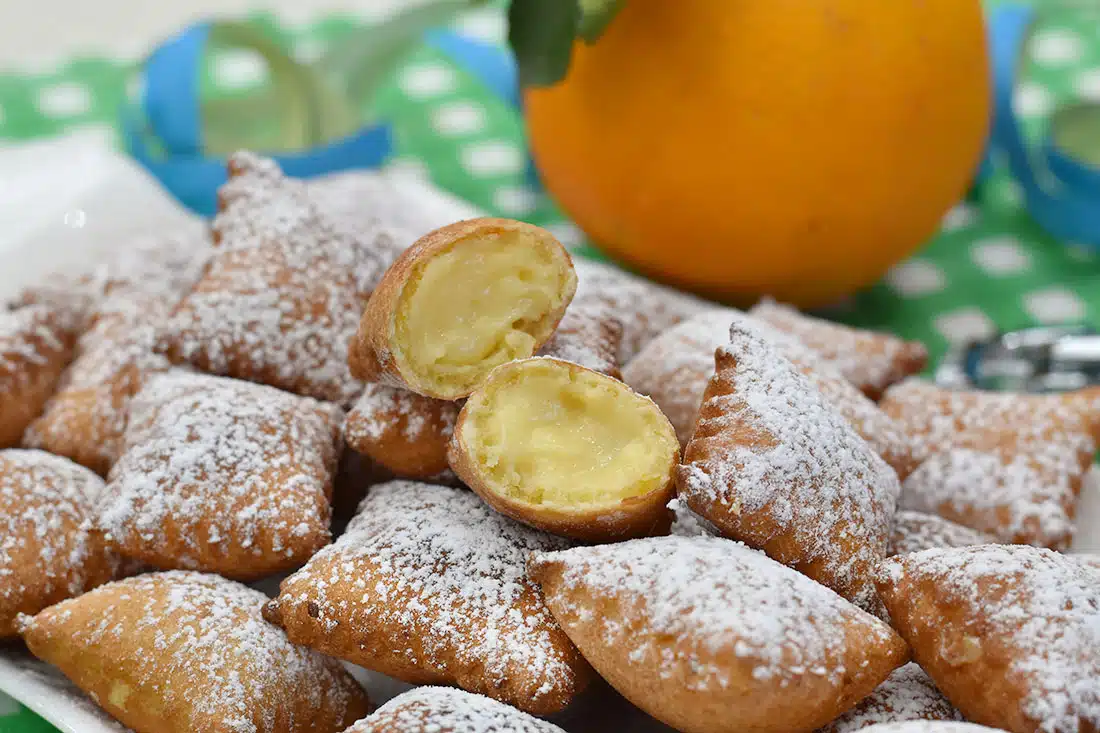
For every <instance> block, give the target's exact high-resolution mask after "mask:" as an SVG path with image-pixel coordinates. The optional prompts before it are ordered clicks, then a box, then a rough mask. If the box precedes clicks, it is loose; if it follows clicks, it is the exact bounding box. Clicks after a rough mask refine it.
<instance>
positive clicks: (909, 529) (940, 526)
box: [890, 509, 994, 555]
mask: <svg viewBox="0 0 1100 733" xmlns="http://www.w3.org/2000/svg"><path fill="white" fill-rule="evenodd" d="M993 541H994V540H993V538H992V537H991V536H990V535H987V534H986V533H984V532H979V531H978V530H976V529H970V527H964V526H963V525H961V524H955V523H954V522H952V521H951V520H949V519H944V518H943V517H941V516H938V515H936V514H925V513H924V512H914V511H909V510H907V509H902V510H899V511H898V512H897V513H896V514H894V532H893V535H892V537H891V540H890V554H891V555H904V554H905V553H907V552H920V551H921V550H931V549H933V548H936V547H943V548H946V547H968V546H969V545H986V544H989V543H990V542H993Z"/></svg>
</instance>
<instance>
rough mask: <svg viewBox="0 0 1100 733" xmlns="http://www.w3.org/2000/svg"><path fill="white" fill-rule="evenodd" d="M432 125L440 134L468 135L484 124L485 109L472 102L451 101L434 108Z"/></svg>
mask: <svg viewBox="0 0 1100 733" xmlns="http://www.w3.org/2000/svg"><path fill="white" fill-rule="evenodd" d="M432 125H433V126H434V127H435V130H436V132H438V133H439V134H441V135H470V134H472V133H475V132H477V131H478V130H480V129H481V128H483V127H484V126H485V109H484V108H483V107H482V106H481V105H479V104H474V103H473V102H451V103H449V104H444V105H441V106H439V107H437V108H436V110H435V111H434V112H433V113H432Z"/></svg>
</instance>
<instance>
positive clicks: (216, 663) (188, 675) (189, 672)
mask: <svg viewBox="0 0 1100 733" xmlns="http://www.w3.org/2000/svg"><path fill="white" fill-rule="evenodd" d="M266 600H267V597H266V596H264V595H263V594H262V593H260V592H259V591H255V590H252V589H250V588H248V587H246V586H243V585H240V584H238V583H234V582H232V581H229V580H225V579H223V578H219V577H217V576H213V575H203V574H199V573H191V572H180V571H173V572H165V573H153V574H149V575H143V576H139V577H136V578H130V579H128V580H124V581H120V582H116V583H109V584H108V585H105V586H102V587H101V588H99V589H97V590H95V591H93V592H92V593H90V594H87V595H85V596H82V597H80V598H76V599H73V600H71V601H66V602H64V603H62V604H61V605H58V606H56V607H54V608H52V609H50V610H49V611H47V612H46V613H45V614H43V615H42V616H40V617H38V618H35V619H28V620H27V628H26V629H25V631H24V633H25V634H27V636H28V638H29V639H30V640H31V641H32V648H33V646H34V645H33V640H34V639H35V637H39V636H41V637H50V636H52V635H54V634H66V635H68V636H69V638H70V639H71V641H70V642H69V643H70V645H71V648H72V649H73V650H74V652H76V654H77V659H78V660H79V658H80V654H85V655H88V656H87V658H88V659H89V660H91V659H94V658H96V657H97V656H99V655H103V654H108V653H109V654H110V655H111V658H110V659H109V660H108V659H102V658H100V659H98V660H96V662H95V664H96V666H97V667H99V668H102V669H104V670H107V669H109V668H110V667H112V666H114V665H118V664H123V665H125V669H126V670H127V672H128V674H127V677H128V680H127V681H128V682H129V683H131V684H133V685H136V686H137V687H138V688H139V689H140V690H142V691H143V692H144V693H146V694H149V695H152V696H155V697H156V698H159V699H161V700H162V701H163V705H164V707H165V709H172V710H174V711H175V714H177V715H179V716H180V718H181V719H182V721H181V722H182V723H183V724H184V725H185V727H187V728H188V729H190V730H196V731H197V730H219V731H226V733H263V732H264V731H273V730H283V729H284V728H283V727H281V726H283V725H289V727H287V728H285V729H286V730H306V729H307V728H308V729H313V728H310V727H309V726H310V721H311V720H314V719H315V716H316V717H317V718H319V719H320V720H319V721H318V722H317V725H319V726H320V728H319V729H323V730H333V729H334V726H339V725H340V722H341V721H342V720H346V719H347V717H348V714H349V713H350V712H352V711H363V710H364V708H365V699H364V697H363V693H362V691H361V690H360V689H359V688H358V686H357V684H356V683H355V682H354V680H352V678H351V677H350V676H349V675H348V674H347V673H346V672H345V671H344V670H343V669H342V668H341V667H340V666H339V664H338V663H337V662H335V661H333V660H329V659H326V658H324V657H323V656H321V655H320V654H317V653H316V652H313V651H310V650H308V649H304V648H302V647H298V646H295V645H293V644H291V643H290V642H289V641H287V639H286V636H285V635H284V634H283V632H282V631H280V630H279V629H277V628H275V627H274V626H271V625H270V624H268V623H266V622H264V620H263V619H262V618H261V616H260V609H261V607H262V605H263V603H264V602H265V601H266ZM91 609H96V612H95V613H92V612H91ZM100 609H102V610H100ZM55 643H56V642H55ZM290 700H293V703H291V702H290ZM277 721H282V722H281V723H279V722H277ZM320 721H323V722H320Z"/></svg>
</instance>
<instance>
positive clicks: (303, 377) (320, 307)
mask: <svg viewBox="0 0 1100 733" xmlns="http://www.w3.org/2000/svg"><path fill="white" fill-rule="evenodd" d="M219 207H220V208H219V212H218V215H217V217H216V218H215V219H214V223H213V232H214V242H215V247H214V253H213V255H212V257H211V258H210V261H209V262H208V263H207V265H206V269H205V271H204V273H203V276H202V278H201V279H200V280H199V282H198V283H197V284H196V285H195V287H194V288H193V289H192V290H191V291H190V292H189V293H188V294H187V296H186V297H185V298H184V299H183V301H182V302H181V303H180V304H179V306H178V307H177V308H176V310H175V312H174V314H173V315H172V317H171V318H170V319H169V320H168V322H167V324H166V325H165V326H164V328H163V330H162V332H161V334H160V338H159V340H158V348H159V349H160V350H162V351H163V352H165V353H166V354H167V355H168V357H169V359H170V360H171V361H172V362H173V363H176V364H184V363H185V364H190V365H192V366H194V367H196V368H198V369H201V370H203V371H207V372H211V373H213V374H219V375H224V376H230V377H236V378H238V379H246V380H249V381H254V382H260V383H263V384H268V385H271V386H274V387H279V388H280V389H285V390H287V391H290V392H296V393H298V394H302V395H306V396H309V397H315V398H317V399H324V400H329V401H332V402H336V403H339V404H341V405H347V404H350V403H351V401H353V400H354V399H355V397H356V395H358V393H359V390H360V389H361V385H359V384H358V383H357V382H356V381H355V380H354V379H353V378H352V377H351V374H350V372H349V370H348V365H347V346H348V342H349V340H350V339H351V337H352V336H353V335H354V334H355V328H356V326H357V324H358V323H359V316H360V314H361V313H362V311H363V307H364V306H365V305H366V302H367V299H368V297H369V296H370V293H371V291H372V290H373V289H374V286H375V284H376V283H377V282H378V279H379V278H380V277H381V275H382V272H383V271H384V270H385V268H386V267H387V266H388V265H389V263H390V262H391V261H392V260H393V258H394V257H395V256H396V254H397V252H398V251H399V249H400V245H399V243H398V242H397V241H396V240H395V238H394V235H393V234H392V233H391V232H389V231H387V230H385V229H384V228H382V227H379V228H378V229H377V230H374V231H371V232H363V231H361V230H354V231H353V230H350V229H349V228H347V227H344V226H341V225H340V224H339V223H337V222H335V221H333V220H332V219H331V218H330V217H328V216H326V215H325V214H324V212H322V211H321V210H320V209H319V208H318V207H317V206H316V205H315V204H314V202H313V200H312V199H311V198H310V196H309V194H308V192H307V190H306V186H305V184H304V183H303V182H302V181H299V180H294V179H290V178H286V177H284V176H283V174H282V172H281V171H280V170H279V167H278V166H277V165H276V164H275V163H274V162H273V161H271V160H267V159H264V158H260V157H257V156H255V155H252V154H250V153H237V154H235V155H233V156H231V158H230V160H229V181H228V182H227V183H226V184H225V185H224V186H222V188H221V189H220V191H219Z"/></svg>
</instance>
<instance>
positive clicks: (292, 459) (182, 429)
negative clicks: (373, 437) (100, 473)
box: [99, 370, 343, 580]
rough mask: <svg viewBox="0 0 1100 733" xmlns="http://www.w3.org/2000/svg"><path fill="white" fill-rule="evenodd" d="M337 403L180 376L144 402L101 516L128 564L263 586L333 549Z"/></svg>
mask: <svg viewBox="0 0 1100 733" xmlns="http://www.w3.org/2000/svg"><path fill="white" fill-rule="evenodd" d="M342 419H343V415H342V414H341V412H340V409H339V408H338V407H336V406H335V405H331V404H328V403H322V402H317V401H316V400H313V399H310V398H308V397H299V396H297V395H293V394H290V393H288V392H281V391H280V390H277V389H275V388H273V387H266V386H264V385H259V384H252V383H250V382H242V381H239V380H235V379H228V378H225V377H214V376H210V375H206V374H197V373H188V372H183V371H178V370H174V371H171V372H168V373H166V374H161V375H158V376H156V377H154V378H153V379H152V380H150V381H149V383H148V384H146V385H145V387H144V388H143V389H142V390H141V392H139V393H138V394H137V396H136V397H134V399H133V401H132V402H131V406H130V420H129V424H128V425H127V427H126V438H125V452H124V453H123V455H122V457H121V458H120V459H119V461H118V462H117V463H116V464H115V466H114V468H112V469H111V473H110V484H109V490H108V492H107V493H108V500H107V502H106V505H105V507H104V509H103V512H102V516H101V517H100V519H99V524H100V526H101V528H102V529H103V530H104V531H105V532H106V533H107V535H108V537H109V539H110V541H111V543H112V544H113V545H114V546H115V547H117V548H118V550H119V552H121V553H122V554H123V555H125V556H127V557H130V558H133V559H137V560H141V561H143V562H146V563H148V564H149V565H152V566H154V567H158V568H162V569H188V570H208V571H212V572H217V573H219V574H221V575H224V576H226V577H229V578H235V579H241V580H243V579H254V578H259V577H262V576H264V575H269V574H271V573H274V572H278V571H280V570H288V569H290V568H293V567H297V566H298V565H300V564H301V563H302V562H304V561H305V560H306V559H308V558H309V557H310V556H311V555H312V554H313V553H314V552H316V551H317V550H318V549H320V548H321V547H323V546H325V545H326V544H328V542H329V539H330V535H329V519H330V517H331V507H330V504H329V502H330V499H331V495H332V481H333V475H334V473H335V471H336V465H337V459H338V455H339V450H338V443H337V441H338V439H339V433H340V424H341V421H342Z"/></svg>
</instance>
